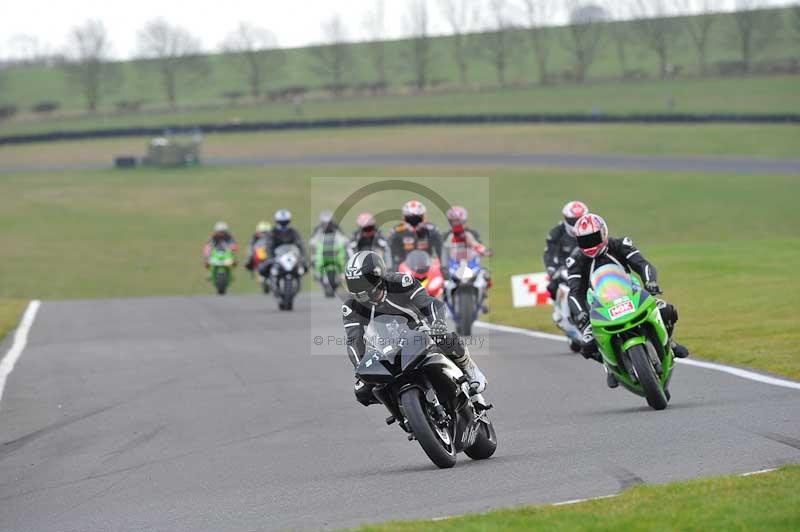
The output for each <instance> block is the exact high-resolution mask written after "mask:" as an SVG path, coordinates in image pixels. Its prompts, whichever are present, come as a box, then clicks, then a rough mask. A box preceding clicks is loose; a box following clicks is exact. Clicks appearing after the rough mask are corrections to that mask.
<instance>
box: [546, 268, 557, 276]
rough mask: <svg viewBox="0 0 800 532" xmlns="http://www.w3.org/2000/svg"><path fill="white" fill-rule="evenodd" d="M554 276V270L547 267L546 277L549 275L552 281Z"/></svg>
mask: <svg viewBox="0 0 800 532" xmlns="http://www.w3.org/2000/svg"><path fill="white" fill-rule="evenodd" d="M555 274H556V269H555V268H554V267H553V266H548V267H547V275H549V276H550V278H551V279H552V278H553V276H554V275H555Z"/></svg>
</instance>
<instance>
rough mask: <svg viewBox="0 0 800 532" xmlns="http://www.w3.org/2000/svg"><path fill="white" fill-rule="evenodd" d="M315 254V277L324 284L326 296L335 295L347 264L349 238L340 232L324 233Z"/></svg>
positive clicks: (323, 288)
mask: <svg viewBox="0 0 800 532" xmlns="http://www.w3.org/2000/svg"><path fill="white" fill-rule="evenodd" d="M314 254H315V257H314V269H315V272H314V277H316V279H317V280H318V281H319V283H320V285H322V290H323V291H324V292H325V297H328V298H332V297H335V296H336V290H338V289H339V286H340V285H341V284H342V276H343V275H344V267H345V265H346V264H347V239H346V238H345V237H344V236H343V235H341V234H340V233H324V234H323V235H322V241H321V242H320V243H319V244H318V245H317V246H316V248H315V250H314Z"/></svg>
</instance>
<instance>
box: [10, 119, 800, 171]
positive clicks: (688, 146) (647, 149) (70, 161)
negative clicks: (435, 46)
mask: <svg viewBox="0 0 800 532" xmlns="http://www.w3.org/2000/svg"><path fill="white" fill-rule="evenodd" d="M146 143H147V140H146V139H142V138H136V137H126V138H118V139H107V140H97V141H92V142H82V141H69V142H48V143H42V144H27V145H18V146H13V147H10V146H9V147H0V170H10V169H15V168H24V167H25V166H29V165H31V164H35V165H44V166H51V167H57V166H59V165H66V166H70V165H75V164H81V165H110V164H111V161H112V158H113V156H114V155H121V154H131V155H137V156H141V155H144V153H145V149H146ZM341 153H378V154H381V153H383V154H388V153H393V154H402V153H413V154H431V153H434V154H435V153H451V154H460V153H467V154H473V153H490V154H531V153H533V154H554V153H555V154H576V155H597V154H604V155H613V154H616V155H663V156H702V157H707V156H719V157H728V156H749V157H798V154H800V127H798V126H796V125H784V124H758V125H755V124H738V125H733V124H728V125H720V124H695V125H681V124H670V125H659V126H658V127H652V126H649V125H639V124H596V125H586V124H583V125H579V124H571V125H556V124H547V125H487V126H459V127H445V126H427V127H418V126H406V127H396V128H355V129H341V130H335V131H331V130H308V131H290V132H281V133H277V132H275V133H250V134H238V133H237V134H226V135H206V136H205V137H204V139H203V148H202V156H203V157H207V158H220V157H225V158H235V157H241V158H248V157H279V158H280V157H302V156H305V155H307V154H314V155H330V154H341Z"/></svg>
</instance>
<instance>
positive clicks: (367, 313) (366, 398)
mask: <svg viewBox="0 0 800 532" xmlns="http://www.w3.org/2000/svg"><path fill="white" fill-rule="evenodd" d="M345 272H346V282H347V289H348V291H349V292H350V296H351V297H349V298H348V299H347V300H346V301H345V302H344V304H343V305H342V321H343V322H344V330H345V334H346V335H347V355H348V356H349V357H350V362H352V364H353V366H354V367H355V366H358V363H359V362H360V361H361V357H363V356H364V353H365V351H366V343H365V341H364V332H365V329H366V327H367V326H368V325H369V323H370V322H371V321H372V319H374V318H375V317H377V316H381V315H385V314H389V315H392V316H402V317H403V318H404V319H406V320H407V322H408V326H409V327H410V328H412V329H416V328H418V327H422V326H428V327H429V328H430V334H431V337H432V338H434V339H435V340H436V341H437V344H438V345H439V348H440V349H441V350H442V352H443V353H444V354H445V355H446V356H447V357H449V358H450V359H451V360H452V361H453V362H454V363H455V364H456V365H457V366H458V367H459V368H461V370H462V371H463V372H464V373H465V374H466V375H467V378H468V379H469V380H470V386H472V387H473V388H474V389H475V391H476V392H478V393H480V392H481V391H483V389H484V388H485V387H486V378H485V377H484V376H483V373H482V372H481V370H480V369H478V367H477V366H476V365H475V363H474V362H473V361H472V358H471V357H470V354H469V349H468V348H467V347H466V346H465V345H464V342H463V340H462V339H461V338H460V337H459V336H458V335H457V334H456V333H454V332H448V331H447V324H446V322H445V320H444V318H445V315H446V312H447V310H446V307H445V305H444V303H443V302H442V301H441V300H439V299H436V298H433V297H431V296H430V295H428V293H427V291H426V290H425V288H423V287H422V285H421V284H420V283H419V281H417V280H416V279H414V278H413V277H412V276H410V275H408V274H403V273H394V272H387V270H386V264H385V262H384V261H383V258H382V257H380V255H378V254H377V253H375V252H373V251H361V252H358V253H356V254H355V255H354V256H352V257H351V258H350V260H348V262H347V267H346V268H345ZM354 391H355V394H356V399H358V401H359V402H360V403H361V404H363V405H365V406H366V405H369V404H372V403H375V402H377V401H376V399H375V397H374V396H373V394H372V386H371V385H367V384H365V383H363V382H361V381H356V384H355V389H354Z"/></svg>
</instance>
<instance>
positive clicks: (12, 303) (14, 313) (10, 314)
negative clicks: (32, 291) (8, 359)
mask: <svg viewBox="0 0 800 532" xmlns="http://www.w3.org/2000/svg"><path fill="white" fill-rule="evenodd" d="M26 304H27V302H26V301H25V300H22V299H9V298H4V297H0V341H2V340H3V338H5V336H6V334H8V333H9V332H10V331H11V330H12V329H13V328H14V327H16V326H17V322H18V321H19V317H20V316H21V315H22V311H23V310H24V309H25V305H26ZM3 355H5V353H0V357H2V356H3Z"/></svg>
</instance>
